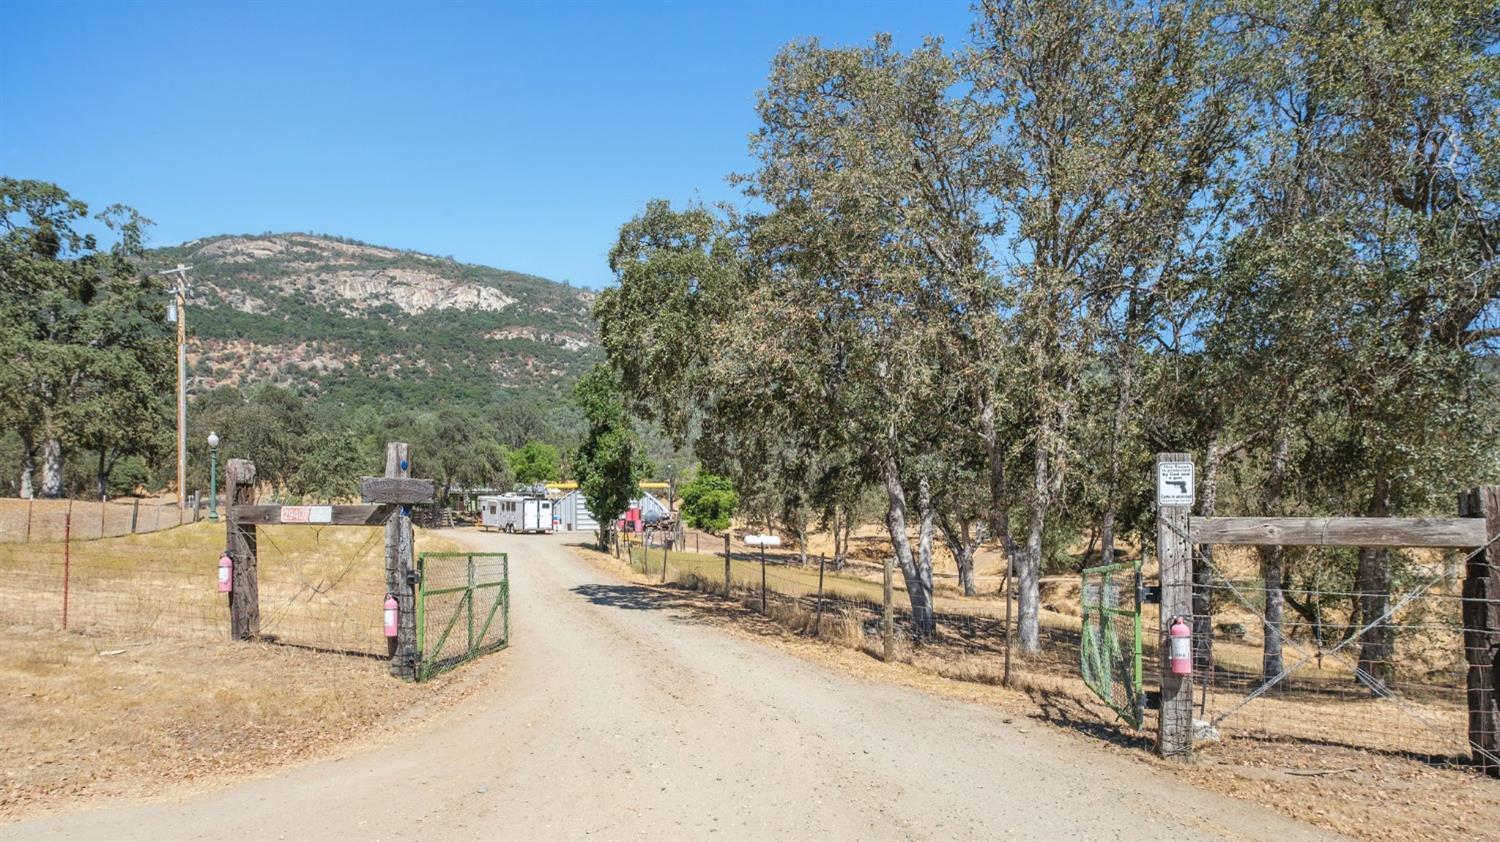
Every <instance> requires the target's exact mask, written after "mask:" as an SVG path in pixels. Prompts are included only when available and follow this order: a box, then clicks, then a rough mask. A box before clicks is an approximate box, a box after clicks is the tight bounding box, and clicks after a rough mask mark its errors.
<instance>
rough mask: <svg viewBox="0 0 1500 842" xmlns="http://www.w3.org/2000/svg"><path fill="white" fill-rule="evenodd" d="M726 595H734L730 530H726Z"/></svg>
mask: <svg viewBox="0 0 1500 842" xmlns="http://www.w3.org/2000/svg"><path fill="white" fill-rule="evenodd" d="M724 595H725V596H733V595H734V579H733V573H732V572H731V570H730V566H729V528H728V527H725V528H724Z"/></svg>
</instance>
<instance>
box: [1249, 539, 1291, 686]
mask: <svg viewBox="0 0 1500 842" xmlns="http://www.w3.org/2000/svg"><path fill="white" fill-rule="evenodd" d="M1256 549H1258V550H1259V551H1260V575H1261V578H1262V579H1264V580H1265V597H1266V610H1265V620H1264V622H1263V623H1261V632H1262V633H1263V634H1264V635H1265V642H1264V644H1263V645H1262V647H1261V662H1260V677H1261V681H1262V682H1266V681H1270V680H1271V679H1273V678H1275V677H1276V676H1278V675H1281V670H1282V667H1283V666H1284V664H1283V662H1282V647H1281V637H1280V634H1281V623H1282V617H1283V614H1284V611H1283V602H1282V595H1281V587H1282V581H1281V580H1282V577H1283V576H1285V575H1286V547H1257V548H1256Z"/></svg>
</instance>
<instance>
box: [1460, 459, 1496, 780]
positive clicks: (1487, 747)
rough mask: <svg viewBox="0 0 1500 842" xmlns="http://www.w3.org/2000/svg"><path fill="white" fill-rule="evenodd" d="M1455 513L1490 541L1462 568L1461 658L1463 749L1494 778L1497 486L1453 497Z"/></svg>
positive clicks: (1480, 488)
mask: <svg viewBox="0 0 1500 842" xmlns="http://www.w3.org/2000/svg"><path fill="white" fill-rule="evenodd" d="M1458 513H1459V515H1461V516H1463V517H1482V518H1484V519H1485V530H1484V533H1485V535H1486V536H1487V538H1488V540H1490V541H1491V542H1494V543H1490V544H1487V545H1486V546H1484V547H1481V548H1480V549H1479V551H1478V552H1475V553H1474V554H1473V555H1472V556H1471V557H1470V558H1469V562H1468V565H1467V566H1466V567H1465V570H1464V613H1463V617H1464V659H1465V660H1466V661H1468V664H1469V670H1468V699H1469V747H1470V749H1471V751H1472V753H1473V757H1474V765H1476V766H1478V767H1479V768H1481V769H1483V770H1484V772H1485V773H1486V774H1488V775H1489V776H1490V777H1492V778H1500V688H1497V687H1496V682H1497V680H1500V542H1495V538H1496V536H1497V535H1500V485H1485V486H1480V487H1479V488H1475V489H1472V490H1471V491H1469V492H1468V493H1467V494H1464V495H1463V496H1461V497H1460V498H1459V512H1458Z"/></svg>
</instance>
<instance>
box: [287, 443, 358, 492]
mask: <svg viewBox="0 0 1500 842" xmlns="http://www.w3.org/2000/svg"><path fill="white" fill-rule="evenodd" d="M302 453H303V456H302V461H301V464H299V465H298V466H297V469H296V471H295V472H294V473H293V474H292V476H291V479H290V482H288V488H290V489H291V491H292V493H293V494H297V495H299V496H302V497H307V498H310V499H313V500H319V501H325V500H352V499H356V498H358V497H359V481H360V479H361V478H362V477H365V476H371V475H374V474H376V473H379V472H378V471H376V470H375V465H374V464H373V460H371V459H370V457H369V454H367V453H366V452H365V450H364V448H363V447H362V446H361V442H360V439H359V437H358V436H356V435H355V434H354V433H353V432H352V431H349V430H338V431H322V432H318V433H314V434H313V436H312V438H311V439H310V440H309V441H308V443H307V446H306V447H305V448H304V449H303V451H302Z"/></svg>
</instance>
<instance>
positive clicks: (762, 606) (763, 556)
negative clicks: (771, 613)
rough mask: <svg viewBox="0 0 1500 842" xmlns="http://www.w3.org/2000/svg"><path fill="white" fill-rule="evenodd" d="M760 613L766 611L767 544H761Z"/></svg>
mask: <svg viewBox="0 0 1500 842" xmlns="http://www.w3.org/2000/svg"><path fill="white" fill-rule="evenodd" d="M760 613H762V614H764V613H766V545H765V544H764V543H762V544H761V545H760Z"/></svg>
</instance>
